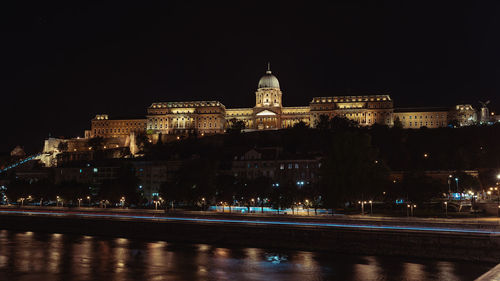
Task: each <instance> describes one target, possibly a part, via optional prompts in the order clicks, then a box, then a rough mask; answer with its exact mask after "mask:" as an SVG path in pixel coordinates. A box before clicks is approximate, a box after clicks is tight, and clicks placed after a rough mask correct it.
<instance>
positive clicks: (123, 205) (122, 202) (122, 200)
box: [120, 196, 125, 209]
mask: <svg viewBox="0 0 500 281" xmlns="http://www.w3.org/2000/svg"><path fill="white" fill-rule="evenodd" d="M120 204H121V205H122V209H123V208H125V196H122V198H121V199H120Z"/></svg>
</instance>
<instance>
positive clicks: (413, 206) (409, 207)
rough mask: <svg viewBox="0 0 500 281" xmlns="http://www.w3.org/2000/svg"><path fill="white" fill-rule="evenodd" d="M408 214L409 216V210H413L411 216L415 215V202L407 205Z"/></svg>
mask: <svg viewBox="0 0 500 281" xmlns="http://www.w3.org/2000/svg"><path fill="white" fill-rule="evenodd" d="M406 207H407V208H406V216H409V214H408V211H411V216H412V217H413V209H416V208H417V205H414V204H408V205H406Z"/></svg>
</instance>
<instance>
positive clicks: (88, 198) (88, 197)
mask: <svg viewBox="0 0 500 281" xmlns="http://www.w3.org/2000/svg"><path fill="white" fill-rule="evenodd" d="M87 200H89V207H90V196H87Z"/></svg>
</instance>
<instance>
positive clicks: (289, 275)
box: [0, 230, 494, 281]
mask: <svg viewBox="0 0 500 281" xmlns="http://www.w3.org/2000/svg"><path fill="white" fill-rule="evenodd" d="M493 266H494V264H485V263H471V262H457V261H446V260H424V259H413V258H396V257H378V256H353V255H340V254H334V253H327V252H308V251H283V250H273V249H259V248H224V247H217V246H212V245H206V244H179V243H169V242H164V241H142V240H132V239H126V238H108V237H91V236H81V235H68V234H50V233H33V232H14V231H7V230H0V280H2V281H3V280H9V281H14V280H23V281H29V280H50V281H52V280H53V281H56V280H95V281H100V280H103V281H104V280H106V281H111V280H115V281H122V280H474V279H475V278H477V277H479V276H480V275H481V274H483V273H485V272H486V271H488V270H489V269H490V268H492V267H493Z"/></svg>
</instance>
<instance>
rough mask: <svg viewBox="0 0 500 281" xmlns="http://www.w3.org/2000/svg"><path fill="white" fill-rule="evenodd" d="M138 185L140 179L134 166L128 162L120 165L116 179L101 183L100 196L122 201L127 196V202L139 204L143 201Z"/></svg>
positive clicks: (105, 198) (102, 198) (113, 200)
mask: <svg viewBox="0 0 500 281" xmlns="http://www.w3.org/2000/svg"><path fill="white" fill-rule="evenodd" d="M138 186H139V179H138V178H137V176H136V175H135V170H134V168H133V166H131V165H128V164H126V165H123V166H121V167H120V170H119V173H118V177H117V178H116V179H113V180H109V181H106V182H103V183H102V184H101V186H100V188H99V193H98V198H100V199H101V200H109V201H111V202H120V199H121V198H122V197H125V202H126V203H128V204H133V205H137V204H139V203H140V202H141V201H142V200H141V195H140V193H139V190H138Z"/></svg>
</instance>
